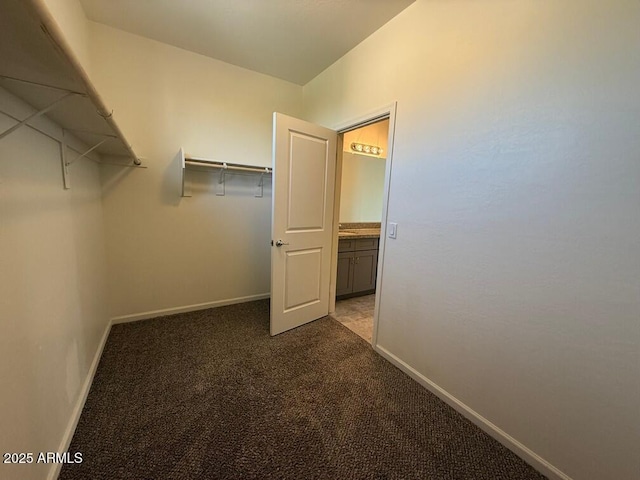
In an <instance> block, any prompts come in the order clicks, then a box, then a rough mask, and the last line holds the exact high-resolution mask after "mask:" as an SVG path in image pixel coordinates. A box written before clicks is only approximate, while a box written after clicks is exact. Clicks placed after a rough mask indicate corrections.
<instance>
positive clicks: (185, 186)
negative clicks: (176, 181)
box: [178, 148, 192, 197]
mask: <svg viewBox="0 0 640 480" xmlns="http://www.w3.org/2000/svg"><path fill="white" fill-rule="evenodd" d="M178 156H179V157H180V164H181V165H182V196H183V197H191V196H192V195H191V182H189V179H188V178H187V164H186V161H185V158H184V150H183V149H182V148H180V151H179V152H178Z"/></svg>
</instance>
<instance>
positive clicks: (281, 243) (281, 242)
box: [276, 240, 289, 247]
mask: <svg viewBox="0 0 640 480" xmlns="http://www.w3.org/2000/svg"><path fill="white" fill-rule="evenodd" d="M282 245H289V244H288V243H285V242H283V241H282V240H276V247H281V246H282Z"/></svg>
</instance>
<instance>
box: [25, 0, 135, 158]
mask: <svg viewBox="0 0 640 480" xmlns="http://www.w3.org/2000/svg"><path fill="white" fill-rule="evenodd" d="M28 5H29V6H30V7H31V11H32V12H33V13H34V14H35V16H36V18H38V19H39V20H40V23H41V24H42V26H43V27H44V30H45V33H46V34H48V36H49V38H50V39H51V41H52V42H53V43H54V44H55V45H56V46H57V47H58V50H59V51H60V53H62V55H63V56H64V57H65V58H66V59H67V61H68V62H69V63H70V64H71V65H72V66H73V68H74V70H75V71H76V72H77V73H78V75H79V77H80V80H81V82H82V84H83V85H84V87H85V89H86V91H87V95H88V96H89V98H91V100H93V102H94V104H95V106H96V108H97V110H98V115H100V116H101V117H102V118H104V119H105V121H106V122H107V123H108V124H109V125H110V126H111V128H113V130H114V132H115V133H116V135H117V136H118V137H119V138H120V140H122V143H123V144H124V146H125V148H126V149H127V151H128V152H129V155H130V156H131V159H132V160H133V163H134V164H135V165H140V163H141V162H140V159H139V158H138V156H137V155H136V153H135V152H134V151H133V149H132V148H131V145H129V143H128V142H127V141H126V140H125V136H124V134H123V133H122V130H120V127H118V124H117V123H116V122H115V121H114V120H113V118H112V117H111V115H112V113H113V111H112V110H108V109H107V107H106V105H105V103H104V100H102V97H100V94H99V93H98V91H97V90H96V89H95V87H94V86H93V84H92V83H91V81H90V80H89V75H87V72H86V71H85V69H84V68H83V67H82V65H81V64H80V61H79V60H78V58H77V57H76V55H75V54H74V53H73V50H72V48H71V46H70V45H69V42H67V40H66V38H65V36H64V34H63V33H62V29H61V28H60V26H59V25H58V23H57V22H56V20H55V19H54V18H53V15H51V12H50V11H49V8H48V7H47V5H46V3H45V1H44V0H30V1H29V2H28Z"/></svg>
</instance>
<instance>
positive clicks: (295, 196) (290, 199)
mask: <svg viewBox="0 0 640 480" xmlns="http://www.w3.org/2000/svg"><path fill="white" fill-rule="evenodd" d="M336 142H337V133H336V132H334V131H333V130H329V129H328V128H324V127H321V126H319V125H314V124H312V123H308V122H304V121H302V120H298V119H297V118H292V117H288V116H286V115H282V114H280V113H274V114H273V205H272V220H271V238H272V247H271V335H277V334H279V333H282V332H284V331H286V330H289V329H291V328H294V327H297V326H300V325H302V324H305V323H307V322H311V321H313V320H316V319H318V318H321V317H324V316H325V315H327V314H328V313H329V282H330V272H331V268H330V267H331V244H332V232H333V197H334V188H335V171H336Z"/></svg>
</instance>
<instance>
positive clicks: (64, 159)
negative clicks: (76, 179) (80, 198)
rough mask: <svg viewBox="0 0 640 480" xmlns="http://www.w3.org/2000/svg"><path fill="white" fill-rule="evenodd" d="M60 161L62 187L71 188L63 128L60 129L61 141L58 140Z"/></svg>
mask: <svg viewBox="0 0 640 480" xmlns="http://www.w3.org/2000/svg"><path fill="white" fill-rule="evenodd" d="M60 162H61V163H62V183H63V184H64V189H65V190H69V189H70V188H71V178H70V176H69V164H68V163H67V137H66V136H65V132H64V128H63V129H62V141H61V142H60Z"/></svg>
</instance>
